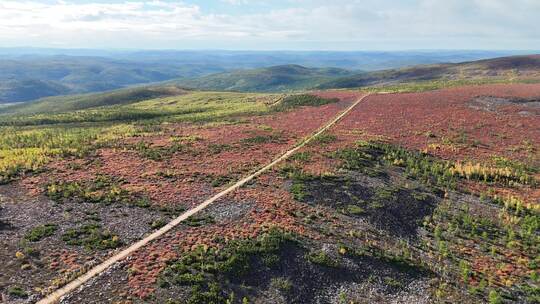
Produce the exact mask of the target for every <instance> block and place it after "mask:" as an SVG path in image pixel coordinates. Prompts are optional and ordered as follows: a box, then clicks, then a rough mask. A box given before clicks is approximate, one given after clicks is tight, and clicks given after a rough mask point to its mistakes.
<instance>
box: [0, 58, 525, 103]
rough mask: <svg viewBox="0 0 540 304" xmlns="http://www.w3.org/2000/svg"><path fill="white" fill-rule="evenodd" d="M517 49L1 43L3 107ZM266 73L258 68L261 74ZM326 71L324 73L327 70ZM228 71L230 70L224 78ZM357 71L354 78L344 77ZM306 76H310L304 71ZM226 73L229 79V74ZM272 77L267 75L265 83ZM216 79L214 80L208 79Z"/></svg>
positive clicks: (275, 82) (275, 84) (300, 83)
mask: <svg viewBox="0 0 540 304" xmlns="http://www.w3.org/2000/svg"><path fill="white" fill-rule="evenodd" d="M523 53H524V52H515V51H396V52H380V51H379V52H377V51H369V52H367V51H361V52H333V51H313V52H303V51H223V50H207V51H188V50H159V51H157V50H156V51H154V50H140V51H126V50H123V51H121V50H91V49H36V48H0V56H1V59H0V71H1V73H0V106H2V104H5V103H16V102H27V101H31V100H35V99H38V98H43V97H49V96H58V95H67V94H84V93H92V92H103V91H108V90H114V89H119V88H125V87H127V86H133V85H139V84H148V83H154V82H162V81H169V80H174V79H186V78H199V77H203V76H206V75H210V74H213V73H223V72H231V71H237V70H246V69H262V68H265V67H270V66H282V65H291V64H297V65H302V66H305V67H310V68H330V67H336V68H340V69H349V70H362V71H375V70H382V69H396V68H402V67H407V66H414V65H419V64H436V63H443V62H445V63H449V62H462V61H470V60H478V59H485V58H493V57H498V56H508V55H516V54H523ZM260 72H261V71H258V72H255V73H260ZM328 73H329V74H330V75H331V76H332V77H333V76H335V75H332V73H331V71H327V72H324V71H322V72H321V71H319V72H313V75H311V76H310V77H313V79H312V80H307V79H303V80H302V79H298V78H296V77H292V79H287V76H286V75H285V76H278V77H277V78H276V77H270V78H269V80H270V81H272V83H271V85H270V88H265V87H264V86H262V89H263V90H265V89H268V90H283V89H285V90H287V89H289V88H287V86H285V87H282V86H280V79H281V82H286V81H288V80H290V81H291V82H293V85H291V88H293V89H296V88H303V87H305V86H308V85H312V86H315V85H317V84H319V83H320V82H322V81H327V80H331V79H326V76H328V75H327V74H328ZM238 74H239V73H238V72H234V73H233V74H232V75H231V77H233V78H247V82H248V84H245V85H244V84H242V83H238V84H237V83H233V82H232V81H225V80H220V79H216V78H219V77H212V78H211V79H205V80H201V81H193V82H191V83H192V84H193V86H197V87H198V86H201V87H222V88H224V87H225V88H226V87H231V88H232V89H233V90H237V89H239V90H248V91H249V90H258V89H259V88H261V86H258V85H253V84H252V83H250V82H251V81H250V80H249V79H251V78H256V76H253V75H247V74H244V75H238ZM319 74H322V75H319ZM222 76H225V75H222ZM338 76H349V75H338ZM302 77H303V78H306V77H307V76H306V75H304V76H302ZM222 78H223V77H222ZM264 79H265V78H264V77H260V80H254V81H255V82H257V81H263V80H264ZM201 82H209V83H210V84H211V85H212V86H210V85H204V83H202V84H201Z"/></svg>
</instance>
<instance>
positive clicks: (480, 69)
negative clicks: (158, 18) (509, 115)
mask: <svg viewBox="0 0 540 304" xmlns="http://www.w3.org/2000/svg"><path fill="white" fill-rule="evenodd" d="M539 71H540V55H527V56H511V57H500V58H494V59H486V60H480V61H471V62H464V63H451V64H430V65H419V66H413V67H406V68H397V69H390V70H382V71H373V72H363V71H361V72H358V71H356V72H354V71H350V70H346V69H339V68H307V67H304V66H300V65H279V66H273V67H268V68H257V69H246V70H237V71H232V72H222V73H217V74H211V75H206V76H201V77H198V78H186V79H175V80H171V81H167V82H164V83H159V84H149V85H144V86H136V87H129V88H123V89H118V90H113V91H110V92H103V93H90V94H82V95H69V96H51V97H47V98H42V99H38V100H35V101H31V102H22V103H17V104H15V105H7V104H4V106H3V107H0V114H9V113H17V114H31V113H61V112H66V111H77V110H84V109H88V108H95V107H102V106H111V105H123V104H130V103H134V102H138V101H141V100H145V99H151V98H159V97H167V96H173V95H179V94H183V93H185V92H186V91H187V90H190V89H191V90H203V91H205V90H206V91H240V92H290V91H298V90H309V89H343V88H362V87H370V86H380V85H399V84H407V83H412V82H414V83H419V84H421V83H427V84H429V83H430V82H432V81H435V82H437V81H443V82H456V83H457V84H460V82H463V83H462V84H467V83H470V82H473V83H474V82H475V81H477V82H480V83H482V82H497V81H509V80H512V81H519V82H528V81H533V82H535V81H538V79H540V72H539Z"/></svg>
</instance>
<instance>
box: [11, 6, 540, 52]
mask: <svg viewBox="0 0 540 304" xmlns="http://www.w3.org/2000/svg"><path fill="white" fill-rule="evenodd" d="M539 16H540V0H400V1H397V0H311V1H307V0H265V1H263V0H202V1H194V0H182V1H176V0H129V1H119V0H108V1H105V0H78V1H77V0H62V1H61V0H43V1H38V0H0V47H21V46H24V47H48V48H49V47H50V48H99V49H229V50H421V49H462V50H465V49H484V50H487V49H497V50H505V49H506V50H539V49H540V22H538V20H539V19H538V18H539Z"/></svg>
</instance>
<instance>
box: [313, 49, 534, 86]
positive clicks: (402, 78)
mask: <svg viewBox="0 0 540 304" xmlns="http://www.w3.org/2000/svg"><path fill="white" fill-rule="evenodd" d="M537 78H540V55H528V56H512V57H501V58H495V59H486V60H479V61H471V62H464V63H448V64H436V65H423V66H415V67H408V68H401V69H393V70H384V71H376V72H370V73H361V74H356V75H352V76H345V77H342V78H339V79H335V80H331V81H328V82H326V83H323V84H321V85H319V86H318V88H319V89H331V88H332V89H333V88H356V87H366V86H374V85H388V84H397V83H406V82H415V81H428V80H474V79H478V80H480V79H493V80H495V79H514V80H519V79H522V80H523V79H537Z"/></svg>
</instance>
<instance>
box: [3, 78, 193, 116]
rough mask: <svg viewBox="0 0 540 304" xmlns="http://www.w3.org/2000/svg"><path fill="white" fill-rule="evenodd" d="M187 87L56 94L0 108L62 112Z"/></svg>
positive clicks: (18, 111)
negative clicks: (67, 94) (69, 94)
mask: <svg viewBox="0 0 540 304" xmlns="http://www.w3.org/2000/svg"><path fill="white" fill-rule="evenodd" d="M185 92H186V90H185V89H183V88H180V87H178V86H174V85H161V86H142V87H134V88H126V89H119V90H115V91H110V92H104V93H90V94H83V95H71V96H54V97H47V98H42V99H38V100H36V101H32V102H27V103H19V104H14V105H9V106H6V107H3V108H0V114H14V113H16V114H34V113H60V112H69V111H78V110H84V109H89V108H96V107H103V106H112V105H125V104H130V103H135V102H138V101H142V100H148V99H154V98H160V97H168V96H175V95H182V94H184V93H185Z"/></svg>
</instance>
